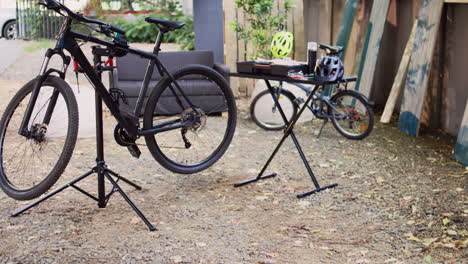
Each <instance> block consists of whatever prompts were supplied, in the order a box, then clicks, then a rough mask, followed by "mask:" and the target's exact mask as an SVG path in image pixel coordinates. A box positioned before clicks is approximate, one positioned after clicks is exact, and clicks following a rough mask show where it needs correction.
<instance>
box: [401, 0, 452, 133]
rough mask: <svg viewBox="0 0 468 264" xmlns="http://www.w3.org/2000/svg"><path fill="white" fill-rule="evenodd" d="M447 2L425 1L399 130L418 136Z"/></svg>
mask: <svg viewBox="0 0 468 264" xmlns="http://www.w3.org/2000/svg"><path fill="white" fill-rule="evenodd" d="M443 5H444V2H443V1H440V0H422V2H421V8H420V10H419V16H418V25H417V28H416V36H415V40H414V44H413V54H412V55H411V61H410V66H409V69H408V74H407V75H406V83H405V89H404V93H403V99H402V103H401V109H400V119H399V121H398V127H399V128H400V129H401V130H403V131H405V132H406V133H408V134H410V135H413V136H417V135H418V133H419V125H420V117H421V112H422V106H423V103H424V97H425V95H426V90H427V85H428V81H429V72H430V71H431V61H432V54H433V53H434V47H435V43H436V37H437V32H438V30H439V24H440V18H441V15H442V8H443Z"/></svg>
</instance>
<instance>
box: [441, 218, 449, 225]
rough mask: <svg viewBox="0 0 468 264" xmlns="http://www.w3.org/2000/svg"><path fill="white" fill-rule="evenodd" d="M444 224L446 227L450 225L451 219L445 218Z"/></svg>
mask: <svg viewBox="0 0 468 264" xmlns="http://www.w3.org/2000/svg"><path fill="white" fill-rule="evenodd" d="M442 223H443V224H444V225H448V223H450V219H448V218H444V219H443V220H442Z"/></svg>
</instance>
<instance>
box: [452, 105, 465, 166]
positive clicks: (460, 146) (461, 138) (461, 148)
mask: <svg viewBox="0 0 468 264" xmlns="http://www.w3.org/2000/svg"><path fill="white" fill-rule="evenodd" d="M453 156H454V157H455V159H456V160H458V161H459V162H460V163H462V164H463V165H465V166H468V101H467V103H466V106H465V114H464V115H463V120H462V123H461V125H460V131H459V132H458V138H457V145H455V153H454V154H453Z"/></svg>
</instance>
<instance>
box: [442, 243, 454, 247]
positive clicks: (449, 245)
mask: <svg viewBox="0 0 468 264" xmlns="http://www.w3.org/2000/svg"><path fill="white" fill-rule="evenodd" d="M442 246H443V247H446V248H455V244H452V243H446V244H443V245H442Z"/></svg>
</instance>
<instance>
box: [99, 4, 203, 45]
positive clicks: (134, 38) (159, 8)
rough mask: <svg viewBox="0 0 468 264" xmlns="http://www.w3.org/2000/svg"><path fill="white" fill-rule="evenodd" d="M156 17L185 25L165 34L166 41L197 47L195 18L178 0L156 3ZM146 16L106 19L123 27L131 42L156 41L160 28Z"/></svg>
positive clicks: (126, 36)
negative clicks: (148, 21)
mask: <svg viewBox="0 0 468 264" xmlns="http://www.w3.org/2000/svg"><path fill="white" fill-rule="evenodd" d="M154 8H155V9H154V13H156V14H157V15H155V17H157V18H159V19H165V20H173V21H182V22H185V26H183V27H182V28H181V29H177V30H174V31H170V32H168V33H166V35H164V42H170V43H179V44H182V46H181V49H184V50H193V49H195V44H194V43H195V34H194V32H193V19H192V17H190V16H185V15H184V13H183V12H182V11H181V5H180V3H179V2H178V1H174V2H172V1H161V2H159V3H157V4H154ZM145 17H147V15H145V16H135V19H131V20H128V19H124V18H122V17H119V18H114V19H105V20H104V21H108V23H110V24H112V25H114V26H118V27H121V28H122V29H124V30H125V31H126V34H125V38H126V39H127V40H128V41H130V42H148V43H151V42H154V41H155V40H156V36H157V35H158V28H157V27H156V26H155V25H154V24H150V23H147V22H146V21H145Z"/></svg>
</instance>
